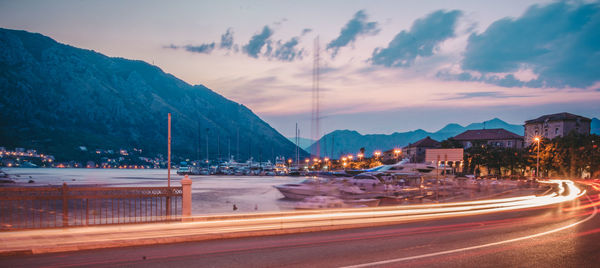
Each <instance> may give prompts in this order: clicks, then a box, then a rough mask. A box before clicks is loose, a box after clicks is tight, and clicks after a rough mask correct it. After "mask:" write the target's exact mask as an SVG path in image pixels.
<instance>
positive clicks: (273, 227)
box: [3, 180, 585, 252]
mask: <svg viewBox="0 0 600 268" xmlns="http://www.w3.org/2000/svg"><path fill="white" fill-rule="evenodd" d="M544 183H551V184H557V185H558V193H554V194H552V195H545V196H534V195H529V196H521V197H512V198H502V199H489V200H477V201H466V202H456V203H444V204H427V205H414V206H395V207H379V208H359V209H338V210H316V211H310V212H283V213H264V214H254V215H253V214H247V215H222V216H214V217H213V218H212V219H219V220H212V219H211V217H210V216H209V217H195V218H192V219H191V220H192V221H190V222H182V223H156V224H140V225H116V226H99V227H84V228H71V229H69V234H70V236H69V238H68V241H56V239H57V238H59V237H61V235H63V234H64V229H55V230H27V231H15V232H7V233H5V234H3V236H4V237H6V238H10V239H11V241H13V242H12V243H14V245H13V247H17V248H18V247H19V246H25V244H26V243H27V241H26V239H25V238H27V237H32V236H37V235H39V236H43V237H44V238H46V239H47V240H48V241H38V242H39V243H40V245H42V246H43V245H44V244H46V243H47V244H49V245H57V244H60V245H62V246H64V247H67V246H68V245H71V244H77V243H87V244H93V243H100V242H111V241H123V240H127V239H160V240H161V241H166V240H165V239H168V238H173V239H178V238H180V237H186V236H188V237H191V236H207V237H212V238H213V239H214V238H215V237H231V236H233V235H235V234H236V233H238V234H239V233H243V232H256V231H260V232H269V231H272V232H273V233H276V232H278V231H279V232H281V231H283V230H299V229H304V230H308V229H310V230H322V229H323V228H329V229H343V228H350V227H353V226H355V227H356V226H371V225H377V224H390V223H399V222H409V221H420V220H432V219H441V218H447V217H459V216H467V215H478V214H485V213H495V212H502V211H510V210H520V209H531V208H538V207H544V206H548V205H553V204H558V203H561V202H566V201H571V200H575V199H576V198H578V197H581V196H582V195H584V194H585V191H582V190H580V189H579V188H577V187H576V186H575V184H574V183H573V182H571V181H566V180H552V181H547V182H544ZM563 183H564V184H565V185H566V188H568V189H565V188H564V187H563V186H562V184H563ZM19 238H23V241H22V242H20V240H19ZM63 239H64V237H63ZM46 247H47V246H46ZM56 251H61V250H60V249H58V248H57V249H56ZM47 252H50V251H47Z"/></svg>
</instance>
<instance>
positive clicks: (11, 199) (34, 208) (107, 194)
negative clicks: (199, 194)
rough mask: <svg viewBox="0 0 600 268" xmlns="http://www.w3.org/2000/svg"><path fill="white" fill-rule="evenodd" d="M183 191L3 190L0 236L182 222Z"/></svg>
mask: <svg viewBox="0 0 600 268" xmlns="http://www.w3.org/2000/svg"><path fill="white" fill-rule="evenodd" d="M190 184H191V181H190ZM187 186H188V187H191V185H187ZM183 188H184V187H183V186H182V187H86V186H83V187H79V186H75V187H69V186H67V184H66V183H65V184H63V186H62V187H6V188H0V230H2V231H7V230H18V229H35V228H62V227H73V226H93V225H106V224H128V223H149V222H164V221H178V220H182V210H184V209H185V208H184V204H183V198H182V197H183V195H184V194H183ZM188 191H189V189H188ZM188 196H189V194H188ZM188 199H190V200H191V198H190V197H188ZM189 202H191V201H189ZM188 206H189V205H188ZM182 208H183V209H182ZM183 214H184V216H185V213H183ZM187 214H188V216H189V212H188V213H187Z"/></svg>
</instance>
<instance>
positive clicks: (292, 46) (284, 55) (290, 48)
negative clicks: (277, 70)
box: [271, 37, 304, 61]
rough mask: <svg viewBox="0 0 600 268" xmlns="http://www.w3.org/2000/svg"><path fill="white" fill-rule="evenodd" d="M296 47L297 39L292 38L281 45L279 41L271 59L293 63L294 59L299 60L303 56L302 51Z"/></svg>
mask: <svg viewBox="0 0 600 268" xmlns="http://www.w3.org/2000/svg"><path fill="white" fill-rule="evenodd" d="M297 45H298V37H293V38H292V39H290V40H289V41H287V42H285V43H283V44H282V43H281V41H279V42H278V43H277V48H276V49H275V52H274V53H273V54H272V55H271V57H273V58H275V59H278V60H281V61H293V60H295V59H296V58H299V59H301V58H302V56H303V55H304V50H303V49H297V48H296V46H297Z"/></svg>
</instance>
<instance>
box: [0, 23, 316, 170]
mask: <svg viewBox="0 0 600 268" xmlns="http://www.w3.org/2000/svg"><path fill="white" fill-rule="evenodd" d="M0 47H1V48H2V49H1V50H0V91H1V92H2V94H0V111H1V112H0V146H6V147H25V148H35V149H38V150H39V151H41V152H44V153H48V154H54V155H55V156H57V157H58V159H57V160H59V159H62V160H69V159H73V157H76V156H77V154H78V149H77V148H79V146H87V147H88V148H89V149H90V150H94V149H96V148H104V149H119V148H141V149H143V151H144V152H148V153H155V154H157V153H161V154H163V155H166V150H167V113H172V116H173V121H172V137H173V138H172V144H173V149H172V151H173V154H174V155H175V156H179V157H184V158H185V157H189V158H192V159H194V158H196V157H197V156H200V157H202V158H204V157H205V156H206V151H207V149H206V147H207V144H208V152H209V158H211V159H215V158H217V156H219V155H220V156H221V157H222V158H227V154H228V152H230V153H231V154H232V155H237V154H238V149H239V156H240V158H241V159H246V158H248V157H250V156H252V157H254V158H255V159H257V160H258V159H262V160H267V159H272V157H274V156H276V155H285V156H293V155H294V152H295V145H294V144H292V143H291V142H290V141H289V140H287V139H286V138H285V137H284V136H282V135H281V134H279V133H278V132H277V131H276V130H275V129H273V128H272V127H271V126H269V125H268V124H267V123H265V122H264V121H263V120H261V119H260V118H259V117H258V116H256V115H255V114H254V113H253V112H252V111H251V110H250V109H248V108H246V107H245V106H244V105H241V104H238V103H235V102H233V101H230V100H228V99H226V98H224V97H222V96H221V95H219V94H217V93H215V92H214V91H212V90H210V89H208V88H207V87H205V86H202V85H195V86H193V85H189V84H187V83H186V82H184V81H182V80H180V79H178V78H176V77H175V76H173V75H171V74H167V73H164V72H163V71H162V70H161V69H160V68H158V67H156V66H153V65H150V64H148V63H146V62H143V61H137V60H127V59H123V58H112V57H107V56H105V55H102V54H100V53H97V52H94V51H91V50H85V49H80V48H76V47H72V46H69V45H64V44H60V43H58V42H56V41H54V40H53V39H51V38H49V37H46V36H43V35H41V34H36V33H29V32H26V31H18V30H8V29H1V28H0ZM249 90H251V89H249ZM238 137H239V138H238ZM238 140H239V146H237V145H238ZM302 154H305V152H302Z"/></svg>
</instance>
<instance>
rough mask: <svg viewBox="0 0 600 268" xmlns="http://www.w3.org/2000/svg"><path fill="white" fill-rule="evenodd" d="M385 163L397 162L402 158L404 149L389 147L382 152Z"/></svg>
mask: <svg viewBox="0 0 600 268" xmlns="http://www.w3.org/2000/svg"><path fill="white" fill-rule="evenodd" d="M381 159H382V161H383V163H395V162H398V160H400V159H402V150H400V149H396V148H394V149H389V150H387V151H385V152H383V153H382V158H381Z"/></svg>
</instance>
